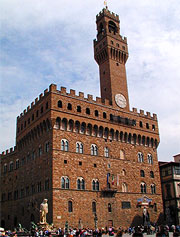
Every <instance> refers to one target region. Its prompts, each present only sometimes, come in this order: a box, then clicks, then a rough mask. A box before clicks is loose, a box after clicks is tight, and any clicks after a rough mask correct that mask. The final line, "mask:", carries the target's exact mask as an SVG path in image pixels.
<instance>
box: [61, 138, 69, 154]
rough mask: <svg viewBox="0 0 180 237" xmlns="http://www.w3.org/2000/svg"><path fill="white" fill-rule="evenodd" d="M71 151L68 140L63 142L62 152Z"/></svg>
mask: <svg viewBox="0 0 180 237" xmlns="http://www.w3.org/2000/svg"><path fill="white" fill-rule="evenodd" d="M68 150H69V143H68V141H67V140H66V139H62V140H61V151H68Z"/></svg>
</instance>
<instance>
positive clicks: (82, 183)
mask: <svg viewBox="0 0 180 237" xmlns="http://www.w3.org/2000/svg"><path fill="white" fill-rule="evenodd" d="M77 189H78V190H85V181H84V179H83V178H82V177H80V178H78V179H77Z"/></svg>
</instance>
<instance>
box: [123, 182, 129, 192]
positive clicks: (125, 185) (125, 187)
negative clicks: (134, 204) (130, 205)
mask: <svg viewBox="0 0 180 237" xmlns="http://www.w3.org/2000/svg"><path fill="white" fill-rule="evenodd" d="M127 191H128V189H127V184H126V183H122V192H123V193H126V192H127Z"/></svg>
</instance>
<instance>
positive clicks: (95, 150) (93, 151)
mask: <svg viewBox="0 0 180 237" xmlns="http://www.w3.org/2000/svg"><path fill="white" fill-rule="evenodd" d="M91 155H92V156H97V155H98V147H97V146H96V145H95V144H92V145H91Z"/></svg>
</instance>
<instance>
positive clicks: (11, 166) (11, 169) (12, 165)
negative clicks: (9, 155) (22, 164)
mask: <svg viewBox="0 0 180 237" xmlns="http://www.w3.org/2000/svg"><path fill="white" fill-rule="evenodd" d="M13 169H14V163H13V161H11V162H10V164H9V171H10V172H11V171H13Z"/></svg>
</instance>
